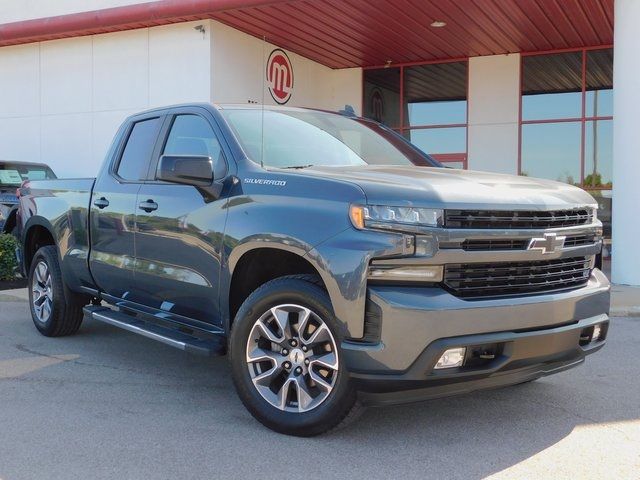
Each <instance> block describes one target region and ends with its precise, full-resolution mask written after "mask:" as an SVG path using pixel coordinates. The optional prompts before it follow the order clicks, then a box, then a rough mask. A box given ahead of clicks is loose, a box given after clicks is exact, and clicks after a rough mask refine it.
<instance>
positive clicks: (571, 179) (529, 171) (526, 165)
mask: <svg viewBox="0 0 640 480" xmlns="http://www.w3.org/2000/svg"><path fill="white" fill-rule="evenodd" d="M581 134H582V126H581V124H580V123H579V122H575V123H574V122H566V123H540V124H529V125H522V175H527V176H530V177H541V178H548V179H551V180H558V181H560V182H565V183H570V184H579V183H580V150H581V145H580V140H581Z"/></svg>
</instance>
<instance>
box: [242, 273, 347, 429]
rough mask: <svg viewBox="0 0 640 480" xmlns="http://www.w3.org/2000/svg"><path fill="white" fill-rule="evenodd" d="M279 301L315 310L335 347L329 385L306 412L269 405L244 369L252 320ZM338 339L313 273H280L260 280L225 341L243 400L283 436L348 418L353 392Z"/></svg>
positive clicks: (338, 331)
mask: <svg viewBox="0 0 640 480" xmlns="http://www.w3.org/2000/svg"><path fill="white" fill-rule="evenodd" d="M281 304H296V305H301V306H303V307H306V308H308V309H310V310H312V311H313V312H315V313H316V314H317V315H318V316H319V317H320V318H321V319H322V320H323V321H324V323H325V324H326V326H327V327H328V328H329V330H330V331H331V334H332V335H333V337H334V339H335V343H336V346H337V356H338V360H339V363H338V369H337V378H336V380H335V384H334V386H333V389H332V390H331V392H330V393H329V395H328V396H327V397H326V399H325V400H324V401H323V402H322V403H320V404H319V405H318V406H317V407H315V408H313V409H312V410H309V411H306V412H301V413H300V412H287V411H283V410H281V409H279V408H277V407H275V406H273V405H272V404H271V403H269V402H268V401H267V400H265V399H264V398H263V397H262V395H261V394H260V393H259V392H258V390H257V389H256V387H255V386H254V384H253V382H252V380H251V375H250V373H249V369H248V364H247V360H246V348H247V341H248V339H249V335H250V333H251V330H252V328H253V326H254V323H255V322H256V321H257V320H258V318H260V316H261V315H262V314H263V313H264V312H266V311H268V310H269V309H270V308H272V307H274V306H277V305H281ZM342 340H343V335H342V333H341V329H340V327H339V324H338V322H337V320H336V318H335V315H334V313H333V308H332V306H331V301H330V299H329V295H328V294H327V292H326V291H325V290H324V289H323V288H321V287H320V286H319V285H317V284H315V281H314V280H312V277H309V278H307V276H290V277H281V278H277V279H275V280H271V281H269V282H267V283H265V284H264V285H262V286H261V287H260V288H258V289H257V290H256V291H254V292H253V293H252V294H251V295H250V296H249V297H248V298H247V299H246V300H245V302H244V303H243V304H242V306H241V307H240V309H239V311H238V313H237V315H236V317H235V321H234V323H233V327H232V330H231V337H230V340H229V359H230V362H231V372H232V377H233V381H234V384H235V387H236V390H237V392H238V396H239V397H240V399H241V400H242V403H243V404H244V406H245V407H246V408H247V410H249V412H250V413H251V414H252V415H253V416H254V417H255V418H256V419H257V420H258V421H259V422H261V423H262V424H263V425H265V426H267V427H268V428H270V429H272V430H275V431H276V432H279V433H284V434H287V435H295V436H300V437H311V436H314V435H319V434H322V433H324V432H326V431H328V430H331V429H332V428H334V427H336V426H338V425H340V424H341V423H342V422H343V421H344V420H345V419H348V418H351V416H350V412H351V411H352V410H353V408H354V406H355V405H356V392H355V390H354V388H353V386H352V382H351V381H350V379H349V374H348V372H347V370H346V368H345V366H344V362H343V361H342V355H341V352H340V345H341V342H342Z"/></svg>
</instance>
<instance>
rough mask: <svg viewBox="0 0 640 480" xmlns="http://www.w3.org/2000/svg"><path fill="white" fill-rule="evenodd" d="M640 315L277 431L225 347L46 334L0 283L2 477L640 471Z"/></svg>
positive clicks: (92, 331)
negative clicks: (349, 413) (468, 375)
mask: <svg viewBox="0 0 640 480" xmlns="http://www.w3.org/2000/svg"><path fill="white" fill-rule="evenodd" d="M639 345H640V319H638V318H616V319H613V325H612V328H611V329H610V337H609V342H608V345H607V346H606V347H605V348H604V349H603V350H602V351H601V352H600V353H599V354H596V355H594V356H591V357H589V358H588V359H587V362H586V364H585V365H583V366H580V367H578V368H577V369H574V370H570V371H568V372H564V373H561V374H558V375H555V376H552V377H547V378H544V379H540V380H538V381H536V382H534V383H531V384H526V385H520V386H515V387H509V388H506V389H501V390H493V391H486V392H482V393H475V394H470V395H466V396H462V397H456V398H450V399H443V400H434V401H430V402H425V403H420V404H413V405H405V406H397V407H386V408H379V409H369V410H367V411H366V412H365V413H364V415H363V416H362V417H361V418H360V419H359V420H358V421H357V422H356V423H354V424H352V425H350V426H349V427H347V428H345V429H342V430H339V431H336V432H333V433H331V434H328V435H324V436H321V437H316V438H311V439H302V438H294V437H286V436H283V435H279V434H276V433H273V432H271V431H270V430H267V429H266V428H264V427H263V426H261V425H260V424H259V423H258V422H257V421H255V420H254V419H253V418H252V417H251V416H250V415H249V413H248V412H247V411H246V410H245V409H244V407H243V406H242V404H241V403H240V401H239V400H238V398H237V397H236V394H235V392H234V390H233V386H232V384H231V379H230V376H229V369H228V368H227V361H226V358H224V357H222V358H202V357H195V356H190V355H188V354H185V353H183V352H180V351H178V350H174V349H172V348H170V347H167V346H165V345H162V344H159V343H156V342H153V341H151V340H148V339H145V338H142V337H139V336H136V335H133V334H130V333H127V332H124V331H121V330H118V329H116V328H113V327H110V326H108V325H103V324H99V323H93V322H89V321H87V322H85V324H84V325H83V327H82V328H81V330H80V332H79V333H78V335H76V336H73V337H66V338H59V339H49V338H45V337H42V336H40V335H39V334H38V333H37V332H36V330H35V328H34V327H33V325H32V323H31V319H30V315H29V312H28V307H27V304H26V303H25V302H24V301H23V300H20V299H19V298H16V297H11V296H7V295H2V294H0V479H2V480H19V479H29V480H35V479H47V480H53V479H65V480H70V479H89V478H91V479H102V478H105V479H107V478H108V479H114V478H117V479H149V478H154V479H165V478H167V479H168V478H173V479H205V478H207V479H211V478H225V479H235V478H243V479H247V478H265V479H271V478H274V479H293V478H304V479H305V480H309V479H315V478H324V479H328V478H331V479H333V478H351V479H356V478H367V479H378V478H402V479H414V478H416V479H418V478H419V479H425V478H466V479H468V478H472V479H474V478H485V477H491V478H504V479H512V478H519V479H526V478H531V479H536V480H538V479H540V478H556V479H557V478H617V479H622V478H624V479H627V478H629V479H638V478H640V380H639V379H640V356H639V355H638V351H639Z"/></svg>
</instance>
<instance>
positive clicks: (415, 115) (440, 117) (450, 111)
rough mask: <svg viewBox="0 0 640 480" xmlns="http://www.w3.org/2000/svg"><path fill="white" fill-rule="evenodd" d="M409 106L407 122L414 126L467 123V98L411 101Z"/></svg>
mask: <svg viewBox="0 0 640 480" xmlns="http://www.w3.org/2000/svg"><path fill="white" fill-rule="evenodd" d="M407 108H408V115H407V124H408V125H410V126H412V127H413V126H417V125H449V124H461V123H467V101H466V100H461V101H449V102H421V103H410V104H409V105H408V106H407Z"/></svg>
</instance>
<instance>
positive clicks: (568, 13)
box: [0, 0, 614, 68]
mask: <svg viewBox="0 0 640 480" xmlns="http://www.w3.org/2000/svg"><path fill="white" fill-rule="evenodd" d="M613 2H614V0H526V1H522V0H393V1H385V0H188V1H187V0H161V1H155V2H150V3H143V4H135V5H130V6H124V7H116V8H109V9H105V10H98V11H93V12H83V13H76V14H70V15H63V16H58V17H49V18H43V19H35V20H26V21H22V22H15V23H7V24H2V25H0V46H7V45H16V44H22V43H30V42H36V41H43V40H52V39H57V38H66V37H73V36H81V35H91V34H98V33H106V32H114V31H120V30H129V29H134V28H142V27H151V26H156V25H164V24H169V23H177V22H184V21H189V20H202V19H215V20H218V21H220V22H222V23H225V24H227V25H229V26H231V27H234V28H237V29H238V30H241V31H243V32H246V33H248V34H250V35H254V36H256V37H259V38H262V37H266V38H267V40H268V41H270V42H272V43H275V44H277V45H279V46H281V47H282V48H285V49H287V50H289V51H292V52H295V53H298V54H300V55H303V56H305V57H307V58H310V59H311V60H315V61H317V62H319V63H322V64H324V65H327V66H329V67H332V68H346V67H358V66H359V67H364V66H373V65H383V64H385V63H387V62H389V61H390V62H391V63H393V64H396V63H410V62H420V61H430V60H441V59H451V58H464V57H471V56H480V55H495V54H504V53H516V52H534V51H547V50H562V49H569V48H577V47H589V46H599V45H610V44H612V43H613ZM435 21H438V22H445V23H446V25H445V26H444V27H441V28H434V27H432V26H431V24H432V23H433V22H435Z"/></svg>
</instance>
